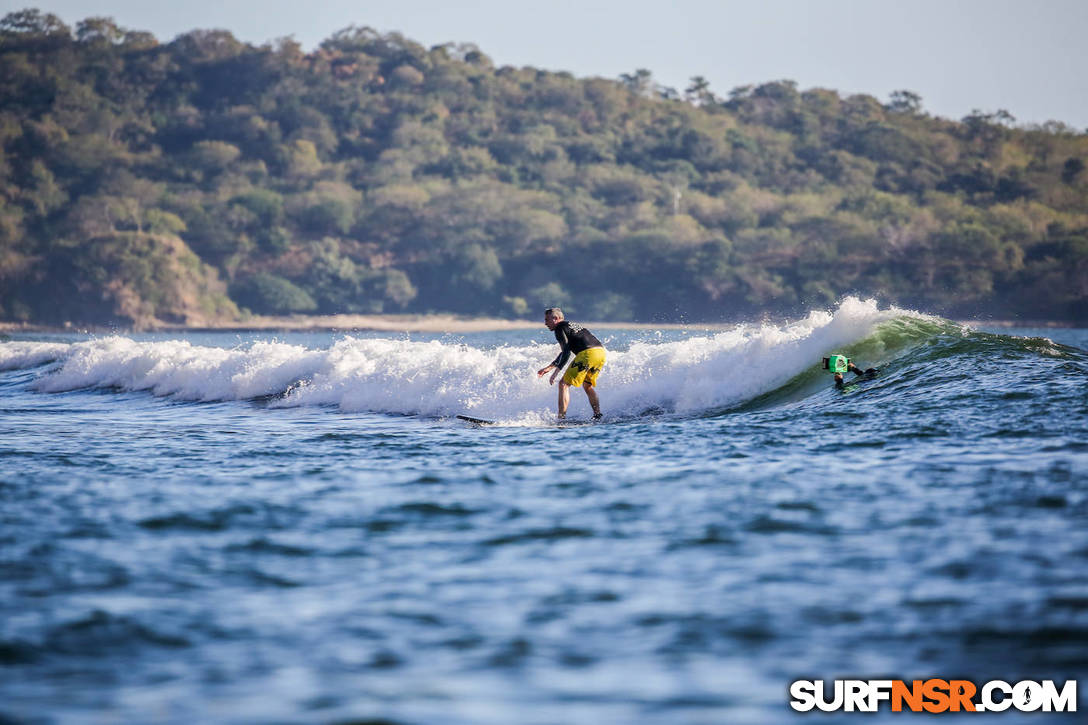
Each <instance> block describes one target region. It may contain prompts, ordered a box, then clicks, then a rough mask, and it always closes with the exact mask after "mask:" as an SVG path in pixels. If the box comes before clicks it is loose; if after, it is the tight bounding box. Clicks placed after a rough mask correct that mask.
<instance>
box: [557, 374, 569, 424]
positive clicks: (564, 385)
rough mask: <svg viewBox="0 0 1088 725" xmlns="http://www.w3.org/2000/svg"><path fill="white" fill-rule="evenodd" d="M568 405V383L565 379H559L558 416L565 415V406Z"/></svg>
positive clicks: (564, 416)
mask: <svg viewBox="0 0 1088 725" xmlns="http://www.w3.org/2000/svg"><path fill="white" fill-rule="evenodd" d="M568 405H570V383H568V382H567V381H566V380H560V381H559V417H560V418H566V417H567V406H568Z"/></svg>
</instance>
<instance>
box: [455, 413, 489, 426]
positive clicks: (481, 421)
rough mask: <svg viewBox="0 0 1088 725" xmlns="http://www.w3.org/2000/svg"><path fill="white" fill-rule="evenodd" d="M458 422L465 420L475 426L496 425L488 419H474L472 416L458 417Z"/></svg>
mask: <svg viewBox="0 0 1088 725" xmlns="http://www.w3.org/2000/svg"><path fill="white" fill-rule="evenodd" d="M457 419H458V420H463V421H466V422H468V423H472V424H473V425H495V421H493V420H487V419H486V418H473V417H472V416H471V415H458V416H457Z"/></svg>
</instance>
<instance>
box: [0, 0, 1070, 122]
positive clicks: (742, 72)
mask: <svg viewBox="0 0 1088 725" xmlns="http://www.w3.org/2000/svg"><path fill="white" fill-rule="evenodd" d="M28 6H29V7H37V8H39V9H41V10H43V11H47V12H52V13H55V14H57V15H59V16H60V17H61V18H62V19H63V20H64V21H65V22H67V23H69V24H72V25H74V24H75V23H76V22H77V21H79V20H81V19H83V18H85V17H89V16H98V15H101V16H107V17H112V18H113V19H114V20H115V21H116V22H117V23H118V24H119V25H121V26H123V27H125V28H129V29H134V30H148V31H151V32H152V33H154V34H155V35H156V36H157V37H158V38H159V40H160V41H164V42H166V41H169V40H171V39H172V38H174V37H175V36H176V35H178V34H180V33H184V32H187V31H189V30H193V29H196V28H223V29H227V30H230V31H231V32H232V33H234V35H235V36H236V37H238V38H240V39H242V40H245V41H248V42H252V43H263V42H266V41H269V40H273V39H275V38H280V37H284V36H294V38H295V39H296V40H298V41H299V42H300V43H302V45H303V47H305V48H306V49H312V48H313V47H314V46H316V45H317V44H319V43H320V42H321V41H322V40H323V39H325V38H327V37H328V36H330V35H331V34H332V33H334V32H335V31H337V30H340V29H342V28H345V27H347V26H349V25H353V24H354V25H360V26H363V25H369V26H371V27H373V28H375V29H376V30H379V31H381V32H389V31H394V30H395V31H399V32H401V33H403V34H404V35H405V36H407V37H408V38H409V39H411V40H414V41H416V42H419V43H420V44H422V45H424V46H426V47H430V46H432V45H437V44H440V43H446V42H450V41H453V42H471V43H475V44H476V45H478V46H479V47H480V49H481V50H482V51H484V52H485V53H486V54H487V55H489V56H490V57H491V58H492V60H493V61H494V62H495V64H496V65H514V66H523V65H528V66H534V67H538V68H546V69H549V70H566V71H570V72H571V73H573V74H575V75H576V76H579V77H586V76H602V77H605V78H618V77H619V75H620V74H621V73H630V72H632V71H634V70H635V69H637V68H648V69H649V70H651V71H652V72H653V74H654V78H655V79H656V80H657V81H658V82H659V83H661V84H663V85H666V86H672V87H674V88H676V89H677V90H680V91H683V89H684V88H685V87H686V86H687V85H688V81H689V79H690V78H691V76H694V75H702V76H704V77H706V78H707V79H708V80H709V81H710V85H711V90H713V91H714V92H715V93H717V94H718V95H719V96H725V95H727V94H728V92H729V90H730V89H732V88H734V87H736V86H740V85H747V84H758V83H762V82H766V81H772V80H780V79H791V80H794V81H797V83H798V85H799V86H800V87H801V88H802V89H805V88H812V87H822V88H832V89H835V90H838V91H840V92H841V93H843V94H844V95H846V94H850V93H868V94H871V95H874V96H876V97H877V98H879V99H880V100H882V101H883V100H887V97H888V94H890V93H891V92H892V91H895V90H899V89H906V90H911V91H914V92H916V93H919V94H920V95H921V96H922V99H923V104H924V106H925V108H926V110H927V111H929V112H930V113H933V114H936V115H939V116H944V117H947V118H957V119H958V118H962V117H963V116H965V115H967V114H968V113H970V112H971V111H972V109H975V108H978V109H981V110H983V111H995V110H997V109H999V108H1003V109H1006V110H1008V111H1009V112H1010V113H1012V114H1013V115H1014V116H1015V117H1016V118H1017V121H1018V122H1019V123H1031V122H1035V123H1041V122H1043V121H1047V120H1050V119H1054V120H1058V121H1063V122H1065V123H1067V124H1069V125H1071V126H1073V127H1074V128H1077V129H1079V130H1082V131H1083V130H1085V128H1088V1H1086V0H1035V1H1034V2H1028V0H1022V1H1019V2H1017V1H1014V0H910V1H909V2H904V1H903V0H895V1H891V0H870V1H868V2H865V1H863V0H851V1H849V2H836V1H835V0H758V1H756V0H748V1H745V2H738V1H734V0H717V1H716V2H715V1H714V0H672V1H671V2H662V1H658V2H650V1H649V0H536V1H535V2H525V1H524V0H463V1H462V2H450V1H449V0H442V1H439V0H357V1H356V2H350V1H349V0H327V1H320V0H310V1H305V0H303V1H301V2H300V1H299V0H261V1H260V2H258V1H256V0H183V1H182V2H171V3H163V2H156V1H155V0H41V2H39V3H36V4H34V3H32V2H27V1H26V0H16V1H14V2H13V1H12V0H0V10H2V11H3V13H5V14H6V13H8V12H11V11H13V10H18V9H22V8H24V7H28Z"/></svg>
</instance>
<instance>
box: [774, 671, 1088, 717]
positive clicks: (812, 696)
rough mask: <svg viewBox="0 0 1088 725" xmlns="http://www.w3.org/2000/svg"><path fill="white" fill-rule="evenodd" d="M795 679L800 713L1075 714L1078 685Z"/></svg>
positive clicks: (793, 702) (794, 693)
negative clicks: (1010, 711)
mask: <svg viewBox="0 0 1088 725" xmlns="http://www.w3.org/2000/svg"><path fill="white" fill-rule="evenodd" d="M828 684H831V685H832V686H831V687H825V683H824V681H823V680H796V681H794V682H792V683H791V684H790V697H791V698H792V699H791V700H790V707H792V708H793V709H794V710H797V711H799V712H808V711H809V710H812V709H813V708H816V709H819V710H823V711H824V712H835V711H840V710H841V711H843V712H877V711H878V710H880V709H881V707H882V706H884V705H887V706H889V707H890V708H891V711H892V712H903V711H909V712H933V713H939V712H1004V711H1005V710H1008V709H1009V708H1015V709H1016V710H1019V711H1020V712H1076V711H1077V681H1076V680H1066V682H1065V684H1063V685H1062V687H1061V689H1058V686H1057V685H1055V684H1054V680H1042V681H1041V682H1035V681H1034V680H1021V681H1020V682H1017V683H1014V684H1009V683H1008V682H1005V681H1004V680H990V681H989V682H987V683H985V684H983V685H982V686H981V687H978V686H976V685H975V683H973V682H971V681H970V680H940V679H935V678H934V679H928V680H913V681H911V682H910V683H909V684H908V683H907V682H905V681H904V680H834V681H833V684H832V683H828Z"/></svg>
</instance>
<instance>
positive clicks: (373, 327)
mask: <svg viewBox="0 0 1088 725" xmlns="http://www.w3.org/2000/svg"><path fill="white" fill-rule="evenodd" d="M956 322H957V323H958V324H961V325H966V326H968V327H974V328H977V327H999V328H1015V327H1022V328H1053V329H1076V328H1085V327H1088V321H1069V320H956ZM739 324H742V323H740V322H594V321H586V322H585V325H586V326H587V327H591V328H594V327H595V328H598V329H602V330H684V329H696V330H729V329H732V328H734V327H736V326H737V325H739ZM541 326H543V322H540V321H534V320H523V319H522V320H509V319H502V318H495V317H461V316H457V315H447V314H433V315H290V316H264V315H261V316H254V317H251V318H249V319H247V320H245V321H231V322H222V323H212V324H208V325H177V324H164V325H157V326H155V327H152V328H149V329H144V330H136V329H134V328H132V327H117V326H110V325H85V326H84V325H78V326H77V325H71V324H66V325H40V324H34V323H25V322H5V321H0V333H18V332H43V333H64V332H77V333H84V334H86V333H99V334H101V333H109V334H131V333H133V332H178V333H186V332H430V333H469V332H502V331H506V330H535V329H536V328H538V327H541Z"/></svg>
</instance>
